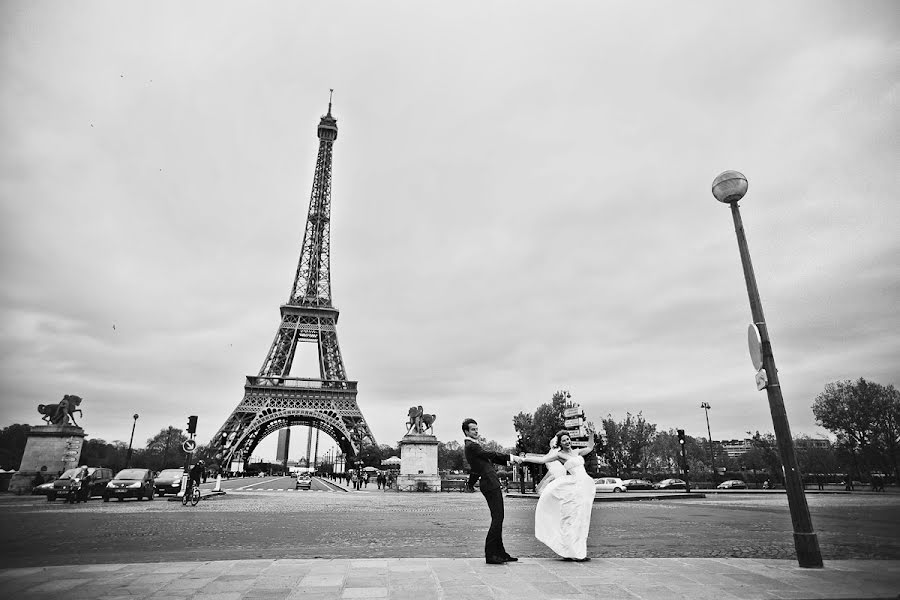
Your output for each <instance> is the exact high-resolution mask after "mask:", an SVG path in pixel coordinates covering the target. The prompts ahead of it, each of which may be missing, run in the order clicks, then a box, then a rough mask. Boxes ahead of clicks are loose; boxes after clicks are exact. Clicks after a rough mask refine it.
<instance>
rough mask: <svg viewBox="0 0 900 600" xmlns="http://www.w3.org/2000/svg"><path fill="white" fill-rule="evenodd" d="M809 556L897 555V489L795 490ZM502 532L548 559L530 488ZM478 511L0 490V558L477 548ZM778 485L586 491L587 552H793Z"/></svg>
mask: <svg viewBox="0 0 900 600" xmlns="http://www.w3.org/2000/svg"><path fill="white" fill-rule="evenodd" d="M808 502H809V505H810V511H811V513H812V518H813V524H814V527H815V530H816V532H817V534H818V537H819V543H820V546H821V548H822V554H823V557H824V558H825V559H826V560H838V559H851V558H855V559H900V495H884V496H876V495H866V496H864V495H840V496H822V495H819V496H815V495H810V496H809V498H808ZM505 504H506V521H505V525H504V538H505V542H506V546H507V548H508V549H509V550H510V551H511V552H513V553H514V554H517V555H518V556H521V557H531V558H551V557H552V556H553V554H552V552H551V551H550V550H548V549H547V548H546V547H544V546H543V545H542V544H540V542H538V541H537V540H535V539H534V535H533V526H534V521H533V519H534V505H535V501H534V500H533V499H518V498H507V499H506V500H505ZM488 522H489V516H488V511H487V506H486V504H485V502H484V499H483V498H482V497H481V495H480V494H461V493H437V494H398V493H392V492H387V493H384V492H380V491H378V490H369V491H360V492H350V493H330V492H294V493H286V492H265V491H255V492H240V491H231V492H229V493H228V494H227V495H224V496H219V497H215V498H211V499H208V500H204V501H203V502H201V503H200V504H199V505H197V506H196V507H194V508H191V507H182V506H181V504H180V503H177V502H167V501H165V500H162V499H157V500H156V501H154V502H146V501H143V502H138V501H129V502H121V503H120V502H111V503H103V502H100V501H98V500H93V501H91V502H90V503H88V504H79V505H65V504H62V503H59V502H57V503H52V504H51V503H48V502H46V501H45V500H44V499H42V498H40V497H27V496H23V497H13V498H10V497H6V498H4V499H3V500H2V501H0V548H3V554H4V566H7V567H17V566H23V567H24V566H35V565H63V564H102V563H123V562H127V563H137V562H148V561H149V562H156V561H196V560H200V561H205V560H232V559H247V558H263V559H284V558H296V559H305V558H313V557H321V558H346V559H359V558H412V557H421V556H440V557H447V558H477V557H479V556H481V552H482V548H483V542H484V536H485V533H486V529H487V525H488ZM791 533H792V528H791V521H790V515H789V512H788V507H787V499H786V498H785V497H784V496H773V495H766V496H725V497H723V496H715V497H714V496H710V497H707V498H706V499H690V500H688V499H685V500H677V501H676V500H655V501H645V502H621V503H618V502H617V503H597V504H595V505H594V510H593V515H592V521H591V534H590V538H589V540H588V553H589V554H590V555H591V556H593V557H597V558H604V557H605V558H625V557H633V558H651V557H660V558H691V557H694V558H726V557H738V558H776V559H787V560H791V559H793V558H794V556H795V554H794V547H793V538H792V535H791Z"/></svg>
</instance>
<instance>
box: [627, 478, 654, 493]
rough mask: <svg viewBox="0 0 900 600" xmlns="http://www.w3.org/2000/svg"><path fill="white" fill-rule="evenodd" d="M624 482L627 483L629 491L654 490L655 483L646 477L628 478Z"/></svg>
mask: <svg viewBox="0 0 900 600" xmlns="http://www.w3.org/2000/svg"><path fill="white" fill-rule="evenodd" d="M622 483H624V484H625V487H626V488H628V491H629V492H630V491H632V490H652V489H653V484H652V483H651V482H649V481H647V480H646V479H626V480H625V481H623V482H622Z"/></svg>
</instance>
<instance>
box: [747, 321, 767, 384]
mask: <svg viewBox="0 0 900 600" xmlns="http://www.w3.org/2000/svg"><path fill="white" fill-rule="evenodd" d="M747 346H748V347H749V349H750V362H752V363H753V368H754V369H756V370H757V371H759V370H760V369H761V368H762V364H763V359H762V341H761V337H760V335H759V328H758V327H757V326H756V324H755V323H750V327H748V328H747ZM760 389H762V388H760Z"/></svg>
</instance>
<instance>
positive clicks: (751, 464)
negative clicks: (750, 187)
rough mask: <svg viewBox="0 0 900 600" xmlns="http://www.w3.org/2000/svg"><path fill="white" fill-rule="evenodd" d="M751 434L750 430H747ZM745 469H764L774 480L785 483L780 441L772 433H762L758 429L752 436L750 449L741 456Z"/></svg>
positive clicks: (754, 470)
mask: <svg viewBox="0 0 900 600" xmlns="http://www.w3.org/2000/svg"><path fill="white" fill-rule="evenodd" d="M747 435H750V432H749V431H748V432H747ZM741 460H742V463H743V466H744V468H745V469H750V470H752V471H753V472H754V473H755V472H756V471H764V472H766V473H768V475H769V478H770V479H772V480H773V481H779V482H781V483H784V471H783V469H782V468H781V457H780V456H779V455H778V443H777V441H776V439H775V435H774V434H771V433H766V434H760V433H759V432H758V431H757V432H756V433H755V434H753V436H752V437H751V438H750V450H748V451H747V452H745V453H744V455H743V456H742V457H741Z"/></svg>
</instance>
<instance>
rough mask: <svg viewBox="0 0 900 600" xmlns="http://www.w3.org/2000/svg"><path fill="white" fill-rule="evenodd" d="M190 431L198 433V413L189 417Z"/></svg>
mask: <svg viewBox="0 0 900 600" xmlns="http://www.w3.org/2000/svg"><path fill="white" fill-rule="evenodd" d="M187 432H188V433H197V415H191V416H189V417H188V428H187Z"/></svg>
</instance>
